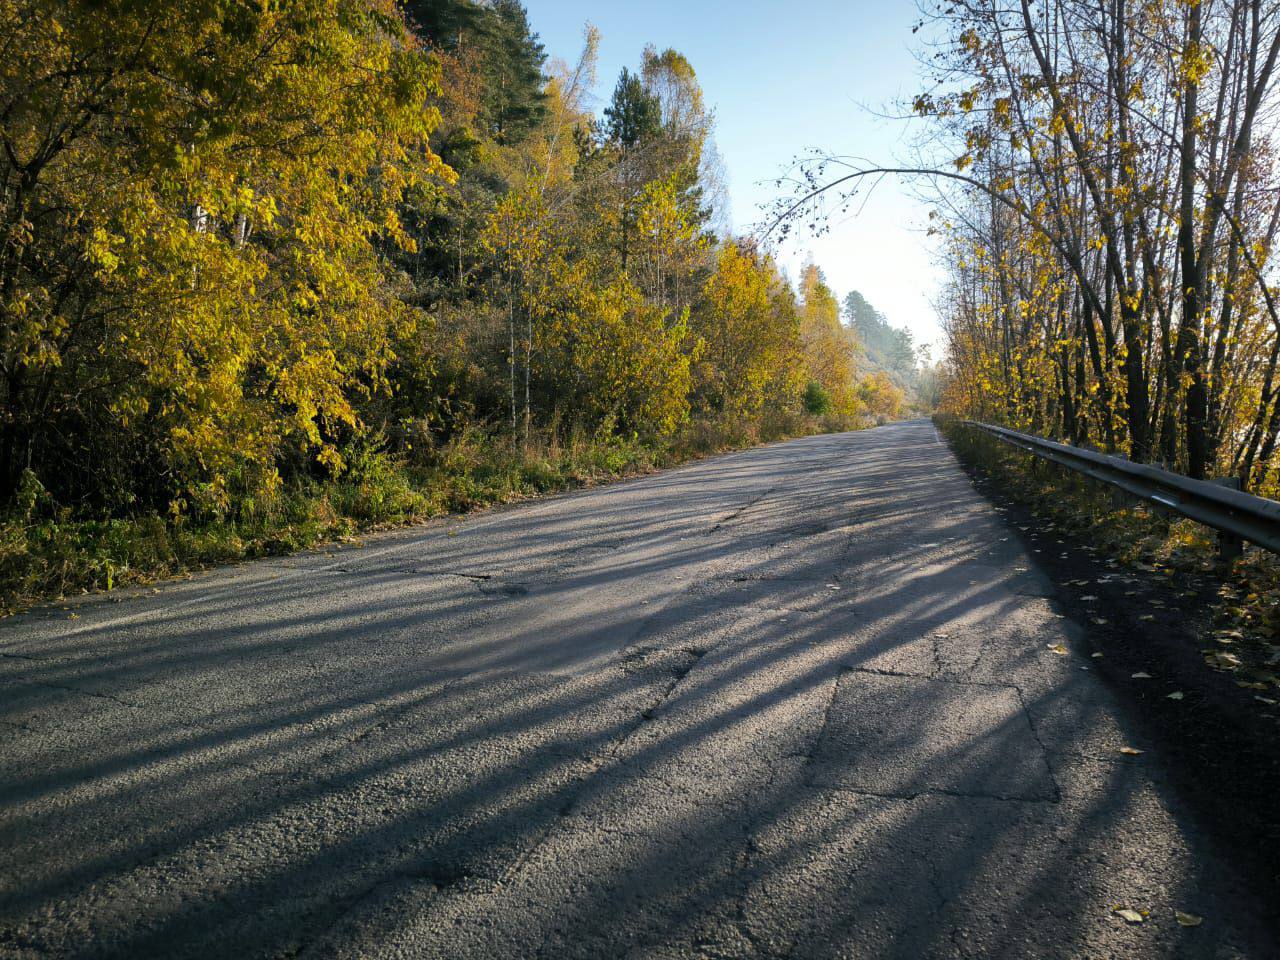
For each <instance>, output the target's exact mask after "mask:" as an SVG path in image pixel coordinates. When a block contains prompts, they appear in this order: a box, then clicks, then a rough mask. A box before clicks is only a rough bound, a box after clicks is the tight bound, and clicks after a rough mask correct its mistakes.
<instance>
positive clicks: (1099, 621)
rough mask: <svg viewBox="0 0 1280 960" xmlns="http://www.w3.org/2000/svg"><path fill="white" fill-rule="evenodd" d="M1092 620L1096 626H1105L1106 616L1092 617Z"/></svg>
mask: <svg viewBox="0 0 1280 960" xmlns="http://www.w3.org/2000/svg"><path fill="white" fill-rule="evenodd" d="M1093 622H1094V623H1096V624H1097V625H1098V626H1100V627H1105V626H1106V625H1107V618H1106V617H1094V618H1093Z"/></svg>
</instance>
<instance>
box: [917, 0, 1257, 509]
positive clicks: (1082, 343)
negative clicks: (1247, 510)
mask: <svg viewBox="0 0 1280 960" xmlns="http://www.w3.org/2000/svg"><path fill="white" fill-rule="evenodd" d="M930 26H931V27H932V28H934V29H935V31H936V32H935V36H937V37H938V38H939V39H938V42H937V43H936V45H935V47H934V48H933V51H932V59H931V60H930V63H931V66H932V69H933V70H934V72H935V79H936V80H937V85H936V86H935V88H934V90H933V92H931V93H929V94H925V95H922V96H920V97H918V98H917V99H916V101H915V104H914V108H915V111H916V112H917V113H918V114H919V115H921V116H923V117H926V118H928V121H929V123H930V124H931V126H932V129H933V131H934V132H935V133H936V134H937V135H938V136H939V138H940V140H941V142H943V143H945V144H950V145H952V146H951V147H950V149H951V150H952V155H951V156H952V164H951V165H950V166H949V167H946V168H940V169H938V170H937V175H935V176H934V178H933V179H934V181H935V182H938V183H943V184H945V185H946V186H945V188H944V189H942V190H941V191H940V195H939V198H938V199H939V211H938V217H937V221H936V223H935V229H936V230H937V232H938V233H939V234H940V236H941V238H942V249H943V259H944V263H945V265H946V267H947V270H948V274H949V280H948V282H947V285H946V287H945V290H944V292H943V295H942V298H941V302H940V309H941V313H942V317H943V320H944V323H945V327H946V333H947V354H946V364H947V372H948V377H947V384H946V402H947V404H948V405H949V406H950V407H951V408H952V409H953V410H955V411H956V412H961V413H964V414H966V415H970V416H974V417H979V418H984V419H990V420H998V421H1001V422H1004V423H1008V424H1013V425H1017V426H1020V427H1024V428H1027V429H1030V430H1033V431H1037V432H1041V433H1048V434H1051V435H1054V436H1058V437H1062V438H1065V439H1067V440H1069V441H1070V442H1072V443H1076V444H1091V445H1094V446H1098V447H1102V448H1105V449H1109V450H1113V451H1119V452H1122V453H1124V454H1126V455H1127V456H1129V457H1131V458H1132V459H1134V460H1137V461H1143V462H1149V461H1154V462H1159V463H1163V464H1166V465H1168V466H1170V467H1171V468H1174V469H1177V470H1180V471H1183V472H1185V473H1187V474H1189V475H1190V476H1192V477H1197V478H1204V477H1216V476H1229V475H1232V476H1238V477H1240V478H1241V480H1242V481H1243V482H1244V483H1245V485H1246V486H1247V487H1248V488H1250V489H1254V490H1258V491H1261V492H1272V493H1274V491H1275V490H1276V487H1277V478H1276V472H1277V450H1276V438H1277V432H1278V430H1280V379H1278V378H1277V360H1278V359H1280V337H1278V336H1277V331H1278V330H1280V315H1278V314H1277V307H1278V304H1277V290H1276V270H1275V257H1274V248H1275V240H1276V231H1277V227H1278V226H1280V178H1278V171H1277V166H1276V162H1275V139H1274V133H1275V125H1276V119H1277V111H1276V98H1275V72H1276V61H1277V56H1278V55H1280V8H1278V7H1277V5H1276V4H1274V3H1265V2H1261V0H1146V2H1136V0H1104V2H1082V0H1040V2H1032V0H1015V2H1014V3H1012V4H1000V3H991V2H987V0H966V2H958V3H950V4H947V5H946V7H945V8H940V9H939V10H938V12H937V15H936V16H935V17H934V18H932V23H931V24H930Z"/></svg>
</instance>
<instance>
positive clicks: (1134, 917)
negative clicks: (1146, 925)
mask: <svg viewBox="0 0 1280 960" xmlns="http://www.w3.org/2000/svg"><path fill="white" fill-rule="evenodd" d="M1111 912H1112V913H1114V914H1115V915H1116V916H1117V917H1119V918H1120V919H1121V920H1123V921H1124V922H1125V923H1141V922H1142V921H1143V920H1144V919H1146V918H1145V917H1143V916H1142V914H1140V913H1139V912H1138V911H1137V910H1131V909H1129V908H1128V907H1116V908H1115V909H1114V910H1112V911H1111Z"/></svg>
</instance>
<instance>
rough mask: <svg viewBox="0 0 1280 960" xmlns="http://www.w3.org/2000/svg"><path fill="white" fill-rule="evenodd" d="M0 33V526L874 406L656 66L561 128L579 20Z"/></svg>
mask: <svg viewBox="0 0 1280 960" xmlns="http://www.w3.org/2000/svg"><path fill="white" fill-rule="evenodd" d="M0 12H2V16H3V20H4V22H5V23H6V25H7V28H6V32H5V36H4V38H3V39H2V40H0V99H2V102H0V198H2V199H0V310H2V311H3V323H2V325H0V509H12V508H14V507H15V506H16V507H18V508H20V509H23V510H26V511H27V513H28V514H29V513H30V511H31V509H32V504H34V503H35V502H36V501H37V500H41V501H42V502H47V503H51V504H54V505H61V506H62V507H66V508H74V509H75V510H76V511H78V512H79V514H81V515H97V516H129V515H135V514H139V513H145V512H147V511H154V512H158V513H161V514H163V515H165V516H169V517H174V518H181V517H193V518H225V517H235V516H237V515H239V514H241V513H244V512H246V511H248V512H252V511H255V510H258V511H260V510H261V509H262V508H263V505H264V504H266V503H269V502H271V500H272V498H274V497H276V496H277V495H278V494H279V493H280V492H281V491H282V490H285V489H288V488H290V487H296V486H297V485H298V484H308V483H310V484H315V483H325V482H328V481H330V480H333V479H335V478H339V477H351V476H354V475H356V474H358V473H360V472H361V471H365V472H368V471H371V470H380V469H383V470H384V469H388V468H394V469H401V468H406V469H413V468H417V467H421V468H423V469H426V468H431V467H435V466H438V465H439V464H440V462H441V460H442V458H444V457H446V456H447V454H448V451H449V450H450V449H452V447H451V445H456V444H457V443H459V442H460V438H467V437H471V438H475V437H480V438H487V439H486V440H485V442H492V443H499V442H500V443H504V444H506V445H507V446H508V447H518V446H521V445H523V446H525V447H530V446H536V445H538V444H539V443H541V444H546V443H552V444H553V445H554V444H555V443H559V442H569V441H570V440H571V439H573V438H575V437H587V438H596V439H599V440H603V441H605V442H607V441H608V440H609V439H610V438H625V439H626V440H628V441H629V442H634V443H641V444H662V443H665V442H669V441H670V439H671V438H672V437H673V436H675V435H677V434H679V433H680V432H681V431H683V430H688V429H690V427H691V425H696V424H698V423H706V422H721V421H725V420H733V421H736V422H737V423H738V424H739V425H741V424H748V425H756V426H758V425H759V424H761V423H762V422H764V421H767V420H769V419H770V418H773V419H774V420H775V421H780V422H784V425H783V426H780V427H779V426H776V425H775V427H774V428H773V433H774V434H777V433H780V432H787V431H791V432H795V431H799V430H802V429H815V428H818V427H820V426H823V425H824V424H825V426H827V427H832V426H838V425H843V426H849V425H854V424H856V423H857V422H859V421H860V420H864V419H866V418H869V417H874V416H891V415H894V414H895V413H897V411H898V410H899V408H900V407H901V406H902V404H903V402H904V394H903V390H902V389H901V387H900V386H899V385H895V384H894V383H892V382H890V381H889V380H887V379H886V378H884V377H883V376H882V377H879V378H877V377H876V376H874V375H873V374H869V375H866V376H862V377H860V376H859V373H858V369H857V366H856V359H857V357H858V355H859V350H860V348H859V346H858V343H857V341H856V338H855V337H854V336H853V335H852V332H851V331H850V329H849V328H848V327H847V326H846V325H844V324H842V323H841V321H840V318H839V312H838V310H837V308H836V300H835V297H834V295H833V294H832V292H831V291H830V289H829V288H828V287H827V286H826V284H825V282H824V281H823V279H822V276H821V272H820V271H819V270H818V269H817V268H816V267H812V266H811V267H808V268H806V270H805V272H804V275H803V276H802V277H801V278H800V284H799V291H798V292H797V291H796V290H794V289H793V288H792V286H791V284H790V283H789V282H788V281H787V279H786V278H785V277H784V276H783V274H782V273H781V272H780V270H779V268H778V267H777V265H776V264H775V263H774V262H773V260H772V259H771V258H770V257H769V255H768V254H767V253H765V252H764V251H762V250H761V249H759V248H758V247H757V246H756V245H755V244H754V243H753V242H752V241H751V240H750V239H749V238H735V237H733V236H729V235H726V234H724V233H723V231H722V230H721V229H720V226H721V225H722V223H723V215H724V211H723V206H724V202H725V201H724V185H723V183H722V177H721V175H720V172H719V165H718V161H717V157H716V154H715V149H714V141H713V115H712V112H711V110H710V109H709V108H708V106H707V105H706V103H705V102H704V100H703V95H702V91H701V89H700V88H699V85H698V81H697V76H696V73H695V71H694V68H693V66H692V65H691V64H690V63H689V62H688V61H687V60H686V59H685V57H684V56H682V55H681V54H680V53H679V52H677V51H675V50H671V49H659V48H657V47H649V48H647V49H645V50H644V51H643V52H642V53H641V56H640V60H639V62H638V64H637V65H636V67H635V68H634V69H627V70H623V72H622V74H621V76H619V77H618V78H617V81H616V84H615V85H614V87H613V90H612V95H611V96H610V97H609V99H608V101H607V104H606V105H605V107H604V109H603V112H602V114H601V115H600V116H596V115H595V114H594V112H593V111H592V110H591V109H590V108H589V102H590V92H591V90H592V89H593V88H594V85H595V54H596V46H597V42H598V37H597V36H596V34H595V32H594V31H593V30H591V29H590V28H588V29H587V30H586V31H585V33H584V44H583V49H582V50H581V51H580V52H579V53H578V55H577V56H576V58H575V59H574V60H573V61H572V62H568V63H565V62H561V61H558V60H554V59H550V58H548V56H547V54H546V52H545V51H544V49H543V47H542V46H541V44H540V42H539V40H538V37H537V34H536V32H535V29H534V26H533V25H531V24H530V22H529V20H528V17H527V15H526V12H525V10H524V8H523V6H522V5H521V4H520V3H518V2H516V0H492V2H487V3H480V2H472V0H409V2H407V3H406V4H404V5H400V4H398V3H396V2H394V0H355V2H350V0H291V2H289V3H283V4H250V3H239V2H233V3H211V2H204V0H194V2H191V3H182V4H172V3H162V2H158V0H138V2H128V3H125V2H123V0H100V2H87V0H61V2H47V0H0ZM806 417H807V418H808V419H807V420H805V419H804V418H806ZM821 417H825V418H826V420H825V421H824V422H822V423H820V422H819V421H818V419H816V418H821ZM755 428H756V427H752V429H755Z"/></svg>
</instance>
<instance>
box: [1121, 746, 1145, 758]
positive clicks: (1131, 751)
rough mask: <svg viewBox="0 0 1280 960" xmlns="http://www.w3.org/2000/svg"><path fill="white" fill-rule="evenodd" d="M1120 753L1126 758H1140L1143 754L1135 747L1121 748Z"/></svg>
mask: <svg viewBox="0 0 1280 960" xmlns="http://www.w3.org/2000/svg"><path fill="white" fill-rule="evenodd" d="M1120 752H1121V753H1123V754H1124V755H1125V756H1126V757H1140V756H1142V753H1143V751H1141V750H1139V749H1137V748H1136V747H1121V748H1120Z"/></svg>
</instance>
